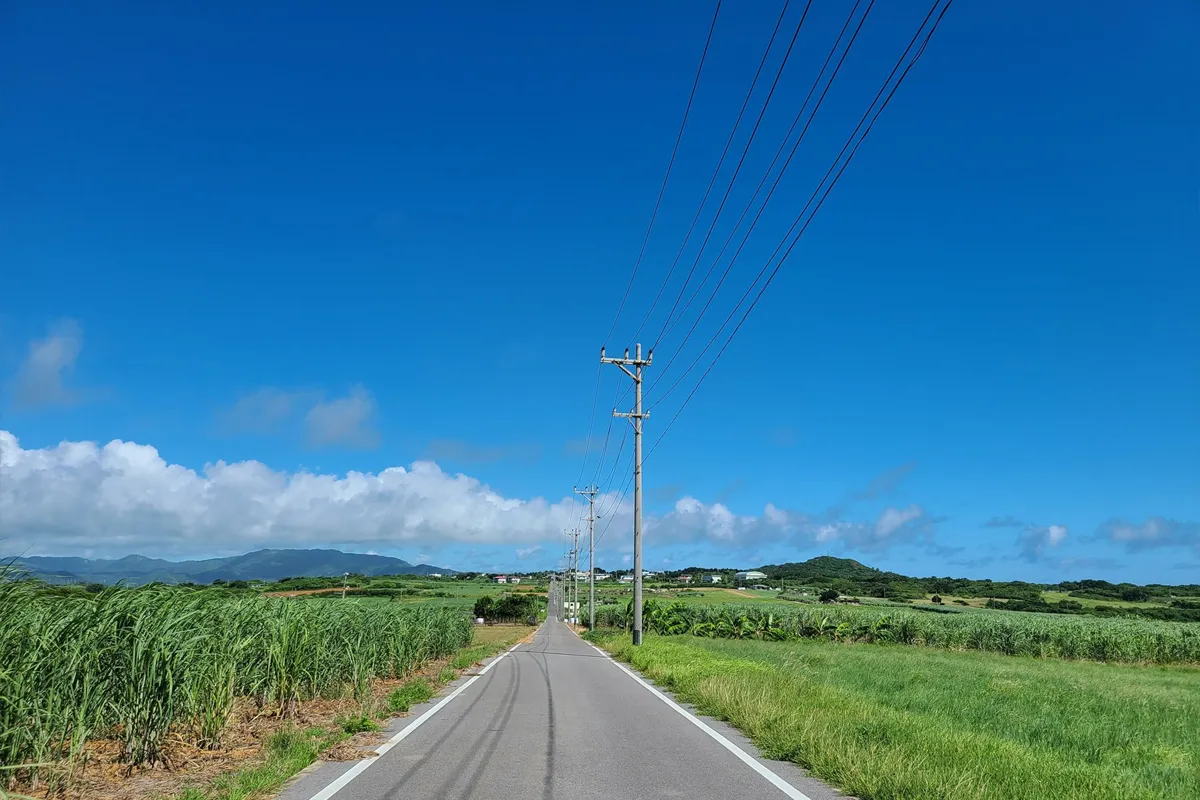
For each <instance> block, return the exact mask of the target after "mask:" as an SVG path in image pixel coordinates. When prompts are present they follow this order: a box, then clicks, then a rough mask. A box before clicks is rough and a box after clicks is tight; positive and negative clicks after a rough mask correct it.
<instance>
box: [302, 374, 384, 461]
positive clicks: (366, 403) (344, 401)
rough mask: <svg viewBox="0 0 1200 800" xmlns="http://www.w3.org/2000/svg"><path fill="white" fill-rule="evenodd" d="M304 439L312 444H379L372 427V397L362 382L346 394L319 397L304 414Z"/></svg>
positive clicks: (360, 445) (319, 445)
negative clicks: (305, 414)
mask: <svg viewBox="0 0 1200 800" xmlns="http://www.w3.org/2000/svg"><path fill="white" fill-rule="evenodd" d="M304 427H305V431H306V434H307V438H308V443H309V444H310V445H312V446H314V447H325V446H329V445H345V446H347V447H357V448H371V447H377V446H379V432H378V431H377V430H375V398H373V397H372V396H371V393H370V392H368V391H367V390H366V389H364V388H363V387H362V386H355V387H354V389H352V390H351V392H350V394H349V395H347V396H346V397H338V398H334V399H333V400H328V401H324V400H323V401H321V402H319V403H317V404H316V405H314V406H313V407H312V408H311V409H309V411H308V415H307V416H305V418H304Z"/></svg>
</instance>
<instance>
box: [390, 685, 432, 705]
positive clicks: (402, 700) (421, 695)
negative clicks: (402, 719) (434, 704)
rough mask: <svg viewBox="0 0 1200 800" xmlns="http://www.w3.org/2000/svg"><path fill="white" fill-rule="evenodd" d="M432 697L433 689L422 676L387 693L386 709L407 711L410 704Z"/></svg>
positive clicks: (422, 701)
mask: <svg viewBox="0 0 1200 800" xmlns="http://www.w3.org/2000/svg"><path fill="white" fill-rule="evenodd" d="M431 697H433V689H432V688H430V686H429V683H428V682H426V681H425V679H424V678H417V679H416V680H411V681H409V682H408V683H406V684H404V685H403V686H401V687H399V688H397V689H395V690H393V691H392V693H391V694H389V695H388V698H387V703H388V710H390V711H394V712H400V711H408V709H409V707H410V706H413V705H416V704H417V703H424V702H425V701H426V700H428V699H429V698H431Z"/></svg>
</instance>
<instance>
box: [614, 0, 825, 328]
mask: <svg viewBox="0 0 1200 800" xmlns="http://www.w3.org/2000/svg"><path fill="white" fill-rule="evenodd" d="M790 5H791V0H785V2H784V4H783V10H782V11H780V12H779V19H778V20H776V22H775V28H774V30H772V31H771V38H770V40H769V41H768V42H767V47H766V49H765V50H764V51H763V55H762V59H761V60H760V61H759V62H758V69H756V70H755V71H754V79H753V80H752V81H751V82H750V89H749V90H748V91H747V92H746V99H745V100H743V101H742V107H741V109H740V110H739V111H738V115H737V119H736V120H734V123H733V128H732V129H731V130H730V131H729V137H728V138H727V139H726V140H725V149H724V150H722V151H721V157H720V158H719V159H718V160H717V168H716V169H714V170H713V174H712V177H711V178H710V179H709V181H708V187H707V188H705V190H704V196H703V197H702V198H701V199H700V205H699V207H697V208H696V214H695V216H693V217H692V222H691V225H689V226H688V229H687V233H685V234H684V236H683V242H682V243H680V245H679V251H678V252H677V253H676V254H675V259H674V260H673V261H672V262H671V266H670V268H669V269H668V270H667V276H666V277H665V278H663V281H662V284H661V285H660V286H659V287H658V293H657V294H656V295H655V296H654V302H652V303H651V304H650V308H648V309H647V310H646V316H645V317H643V318H642V322H641V324H640V325H638V327H637V330H636V331H635V332H634V334H633V338H635V339H636V338H637V337H638V334H640V333H641V332H642V328H643V327H644V326H645V325H646V322H647V321H649V319H650V315H651V314H653V313H654V309H655V308H657V307H658V301H659V300H661V299H662V294H663V291H665V290H666V288H667V285H668V284H669V283H670V281H671V276H672V275H674V274H675V267H677V266H678V265H679V259H680V258H682V257H683V251H684V250H685V249H687V244H688V242H689V241H690V240H691V238H692V231H694V230H695V229H696V224H697V223H698V222H699V221H700V216H701V214H702V213H703V212H704V205H705V203H707V202H708V197H709V195H710V194H711V193H712V190H713V186H714V185H716V182H717V177H718V176H719V175H720V174H721V167H723V166H724V165H725V157H726V156H727V155H728V154H729V148H730V147H731V146H732V145H733V140H734V138H735V137H736V135H737V131H738V128H739V127H740V126H741V124H742V117H743V116H744V115H745V113H746V108H747V107H748V106H749V105H750V100H751V98H752V97H753V96H754V88H755V87H756V86H757V85H758V79H759V77H760V76H761V75H762V71H763V67H764V66H765V65H766V63H767V58H768V57H769V56H770V54H771V49H772V48H773V47H774V46H775V39H776V37H777V36H778V35H779V29H780V27H781V26H782V25H783V20H784V17H785V16H786V15H787V10H788V7H789V6H790ZM811 5H812V0H808V3H807V5H805V7H804V13H803V14H802V15H801V16H800V22H799V23H798V24H797V25H796V32H795V34H793V35H792V40H791V43H790V44H789V45H788V49H787V52H786V53H785V54H784V57H783V61H782V62H781V63H780V65H779V69H778V70H777V71H776V73H775V81H774V82H773V83H772V84H771V90H770V92H768V94H767V99H766V100H765V101H764V103H763V107H762V111H760V112H759V115H758V119H757V121H755V123H754V129H753V130H752V131H751V133H750V138H749V139H748V140H747V141H746V147H745V148H744V149H743V150H742V156H741V158H740V159H739V160H738V163H737V167H736V168H735V169H734V171H733V176H732V177H731V178H730V179H729V189H732V188H733V182H734V181H736V180H737V176H738V173H739V172H740V171H741V169H742V164H743V163H744V162H745V160H746V153H747V152H749V150H750V145H751V144H752V143H753V141H754V136H755V134H757V133H758V127H759V125H760V124H761V123H762V120H763V115H764V114H765V113H766V111H767V106H768V105H769V104H770V102H771V97H772V96H773V95H774V94H775V87H776V86H778V85H779V78H780V76H782V75H783V69H784V67H785V66H787V61H788V57H789V56H791V54H792V48H793V47H794V46H795V44H796V37H797V36H799V35H800V28H801V27H802V26H803V25H804V19H805V17H807V16H808V9H809V7H810V6H811ZM728 197H729V190H726V192H725V197H724V198H722V199H721V205H720V207H718V208H717V214H716V216H715V217H714V218H713V224H714V225H715V224H716V219H717V217H719V216H720V215H721V209H722V208H724V207H725V200H726V199H728ZM708 232H709V234H710V235H711V234H712V227H711V226H710V227H709V231H708ZM704 241H705V243H707V242H708V236H705V239H704ZM700 249H701V251H703V250H704V245H703V244H702V245H701V246H700ZM698 258H699V257H697V260H698ZM694 271H695V265H694V264H693V266H692V269H691V270H690V271H689V272H688V277H687V280H691V276H692V272H694ZM684 286H685V287H686V286H687V281H685V282H684ZM676 304H678V300H676ZM674 310H675V309H674V307H672V309H671V311H672V313H674ZM668 317H669V315H668ZM655 341H657V339H656V340H655Z"/></svg>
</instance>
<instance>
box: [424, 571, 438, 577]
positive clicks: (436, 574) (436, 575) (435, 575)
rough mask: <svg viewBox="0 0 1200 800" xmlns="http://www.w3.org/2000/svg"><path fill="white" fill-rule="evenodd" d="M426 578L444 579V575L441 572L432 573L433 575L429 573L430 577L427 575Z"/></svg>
mask: <svg viewBox="0 0 1200 800" xmlns="http://www.w3.org/2000/svg"><path fill="white" fill-rule="evenodd" d="M425 577H426V578H440V577H442V573H440V572H431V573H429V574H428V575H426V576H425Z"/></svg>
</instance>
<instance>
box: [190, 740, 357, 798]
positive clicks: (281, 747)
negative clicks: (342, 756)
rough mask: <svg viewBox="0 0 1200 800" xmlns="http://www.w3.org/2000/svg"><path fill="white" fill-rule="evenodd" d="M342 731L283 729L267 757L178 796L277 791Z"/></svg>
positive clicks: (247, 795) (251, 794)
mask: <svg viewBox="0 0 1200 800" xmlns="http://www.w3.org/2000/svg"><path fill="white" fill-rule="evenodd" d="M338 738H339V735H338V733H336V732H335V733H332V734H331V733H329V732H327V731H324V730H322V729H319V728H318V729H310V730H308V731H298V730H293V729H288V730H282V731H279V732H277V733H275V734H273V735H272V736H271V738H270V739H268V740H267V747H266V758H265V759H264V760H263V761H261V762H260V763H258V764H255V765H254V766H252V767H248V768H246V769H241V770H238V771H237V772H231V773H228V774H226V775H222V776H221V777H219V778H217V780H216V781H214V782H213V783H212V785H211V786H208V787H206V788H204V789H198V788H192V789H185V790H184V791H183V793H182V794H180V795H178V796H177V798H178V800H249V798H255V797H262V796H264V795H266V794H268V793H272V792H275V791H277V790H278V789H279V788H280V787H281V786H283V784H284V783H285V782H286V781H287V779H288V778H290V777H292V776H293V775H295V774H296V773H297V772H299V771H300V770H302V769H304V768H305V767H307V766H308V765H309V764H311V763H312V762H313V761H315V760H316V758H317V754H318V753H320V752H321V751H322V750H323V749H325V748H326V747H328V746H329V745H331V744H333V743H334V742H335V741H336V740H337V739H338Z"/></svg>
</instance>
